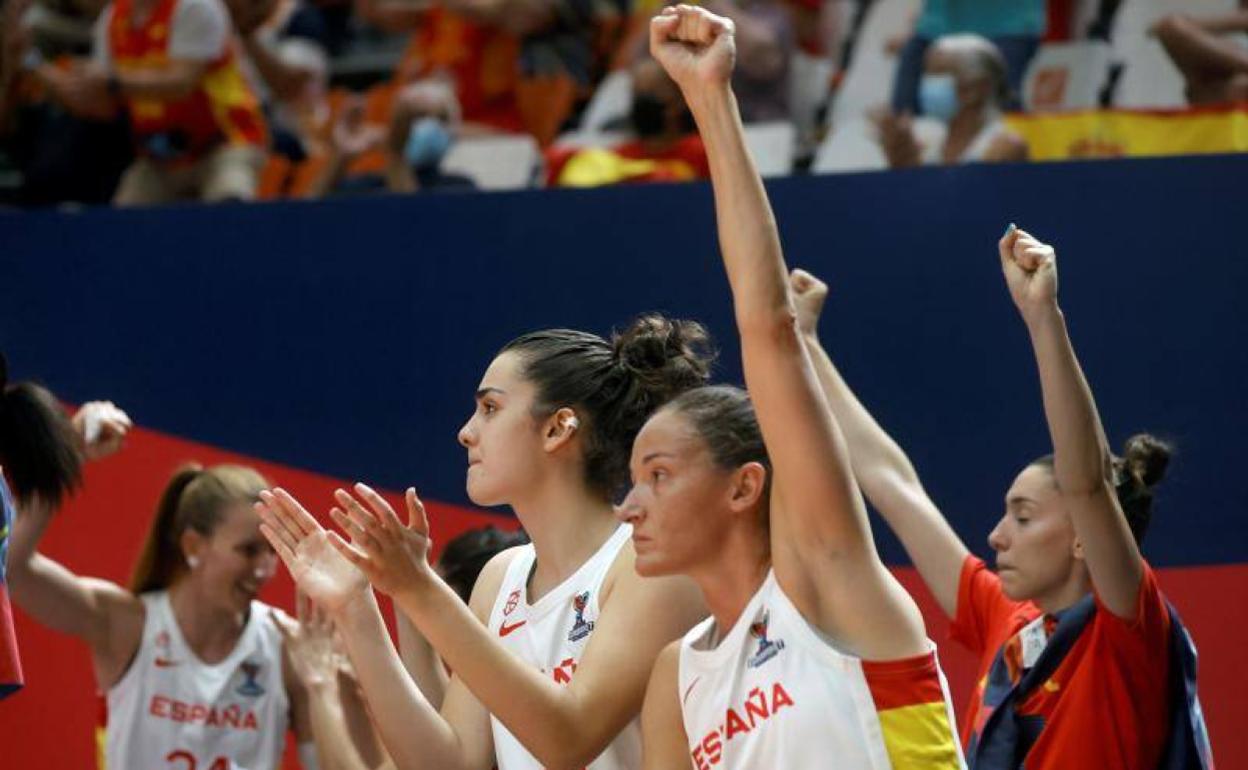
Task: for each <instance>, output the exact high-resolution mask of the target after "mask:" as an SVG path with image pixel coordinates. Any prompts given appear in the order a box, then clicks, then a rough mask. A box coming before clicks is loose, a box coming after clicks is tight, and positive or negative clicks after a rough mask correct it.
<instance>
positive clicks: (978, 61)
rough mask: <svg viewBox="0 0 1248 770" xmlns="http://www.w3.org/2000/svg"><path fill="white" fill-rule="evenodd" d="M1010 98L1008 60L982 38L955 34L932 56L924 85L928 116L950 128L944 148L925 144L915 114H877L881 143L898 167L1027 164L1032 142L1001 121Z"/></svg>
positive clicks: (940, 42) (922, 93)
mask: <svg viewBox="0 0 1248 770" xmlns="http://www.w3.org/2000/svg"><path fill="white" fill-rule="evenodd" d="M1008 100H1009V81H1008V80H1007V75H1006V69H1005V60H1004V58H1003V57H1002V56H1001V53H1000V51H998V50H997V49H996V47H995V46H994V45H993V44H992V43H991V42H989V41H988V40H986V39H984V38H982V37H979V36H978V35H951V36H949V37H944V38H941V39H940V40H937V41H936V44H935V45H933V46H932V47H931V49H929V50H928V52H927V61H926V64H925V65H924V69H923V78H922V81H921V82H920V84H919V103H920V105H921V107H922V113H923V114H924V115H926V116H927V117H929V118H933V119H935V120H939V121H940V122H942V123H944V124H945V127H946V131H945V135H944V139H943V141H942V142H940V143H939V144H937V143H929V144H928V145H926V146H925V145H923V144H922V143H920V141H919V140H918V138H917V137H916V136H915V132H914V125H913V123H912V121H911V118H910V116H909V115H906V114H901V115H898V114H896V113H886V114H883V115H879V116H876V122H877V126H878V128H879V132H880V145H881V146H882V148H883V150H884V154H885V155H886V156H887V158H888V164H889V165H890V166H892V167H893V168H902V167H906V166H917V165H920V164H925V165H931V164H953V163H968V162H974V161H986V162H994V161H1022V160H1026V159H1027V143H1026V142H1025V141H1024V140H1023V138H1022V137H1020V136H1018V135H1017V134H1015V133H1014V132H1012V131H1010V130H1009V129H1008V128H1007V127H1006V125H1005V122H1004V121H1003V120H1002V118H1001V113H1002V110H1004V108H1005V105H1006V104H1007V103H1008Z"/></svg>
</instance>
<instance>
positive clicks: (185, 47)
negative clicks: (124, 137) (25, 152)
mask: <svg viewBox="0 0 1248 770" xmlns="http://www.w3.org/2000/svg"><path fill="white" fill-rule="evenodd" d="M236 43H237V41H236V40H235V38H234V36H233V34H232V32H231V28H230V15H229V12H228V11H227V10H226V7H225V5H224V4H223V3H222V2H221V0H114V2H111V3H109V5H108V6H107V7H105V9H104V11H103V13H102V14H101V16H100V21H99V23H98V24H97V27H96V40H95V45H94V48H93V55H92V59H91V60H90V61H89V62H84V61H76V62H73V63H72V64H71V65H70V66H68V67H60V66H54V65H51V64H43V65H41V66H39V67H38V68H37V73H38V77H39V79H40V81H41V82H42V83H43V85H44V86H45V87H46V88H47V89H48V92H49V93H50V94H51V95H52V96H53V97H54V98H56V99H57V100H58V101H59V102H61V103H62V104H64V105H65V106H66V107H67V108H68V109H69V110H70V111H72V112H74V113H76V114H79V115H85V116H95V117H107V116H110V115H113V114H115V113H116V111H117V109H118V108H119V107H121V106H124V107H125V109H126V113H127V115H128V117H129V123H130V130H131V133H132V136H133V139H134V142H135V149H136V151H137V153H138V159H137V160H136V161H135V162H134V163H133V164H132V165H131V166H130V167H129V168H128V169H127V170H126V173H125V174H124V175H123V177H122V180H121V183H120V185H119V187H118V189H117V193H116V195H115V197H114V200H115V202H116V203H118V204H119V205H141V204H155V203H163V202H168V201H173V200H177V199H199V200H205V201H219V200H229V199H237V200H247V199H251V198H253V197H255V194H256V187H257V182H258V177H259V171H260V167H261V165H262V163H263V160H264V152H263V148H264V146H265V144H266V142H267V129H266V125H265V120H264V117H263V115H262V113H261V110H260V105H259V102H258V100H257V99H256V95H255V93H254V92H253V90H252V88H251V86H250V85H249V84H248V83H247V80H246V78H245V77H244V75H243V74H242V71H241V70H240V67H239V57H238V54H237V51H236Z"/></svg>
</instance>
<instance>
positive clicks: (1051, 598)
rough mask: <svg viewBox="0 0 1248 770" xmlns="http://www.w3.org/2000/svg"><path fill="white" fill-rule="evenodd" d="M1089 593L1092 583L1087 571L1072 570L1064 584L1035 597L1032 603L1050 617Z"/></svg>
mask: <svg viewBox="0 0 1248 770" xmlns="http://www.w3.org/2000/svg"><path fill="white" fill-rule="evenodd" d="M1091 591H1092V581H1091V579H1090V578H1089V577H1088V573H1087V571H1086V570H1073V571H1072V572H1071V575H1070V576H1069V577H1068V578H1067V579H1066V581H1065V582H1063V583H1062V584H1061V585H1059V586H1055V587H1054V588H1053V589H1051V590H1049V591H1045V592H1044V593H1043V594H1042V595H1039V596H1036V597H1035V598H1033V599H1032V601H1033V602H1035V604H1036V606H1037V607H1039V608H1040V609H1042V610H1044V612H1045V613H1046V614H1050V615H1051V614H1053V613H1055V612H1060V611H1061V610H1064V609H1066V608H1067V607H1070V606H1072V605H1073V604H1075V602H1078V601H1079V600H1080V599H1082V598H1083V597H1085V596H1087V595H1088V593H1089V592H1091Z"/></svg>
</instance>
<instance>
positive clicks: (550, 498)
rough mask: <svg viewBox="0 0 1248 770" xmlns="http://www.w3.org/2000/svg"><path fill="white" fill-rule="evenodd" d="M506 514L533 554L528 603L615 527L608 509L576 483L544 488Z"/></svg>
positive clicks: (583, 558) (558, 580)
mask: <svg viewBox="0 0 1248 770" xmlns="http://www.w3.org/2000/svg"><path fill="white" fill-rule="evenodd" d="M512 509H513V510H515V512H516V516H517V517H518V518H519V519H520V523H521V525H523V526H524V530H525V532H527V533H528V535H529V538H530V539H531V540H532V541H533V548H534V550H536V551H537V564H536V566H535V567H534V570H533V577H532V579H531V580H530V581H529V592H530V594H529V601H530V602H532V601H535V600H536V599H538V598H540V596H541V595H542V594H545V593H546V592H547V591H549V590H551V589H552V588H555V587H556V586H558V585H559V584H560V583H562V582H563V581H564V580H566V579H567V578H568V577H570V576H571V575H572V574H573V573H574V572H576V571H577V570H578V569H580V567H581V565H582V564H584V563H585V562H586V561H588V560H589V559H590V557H592V556H593V555H594V554H595V553H596V552H597V551H598V549H599V548H601V547H602V544H603V543H605V542H606V541H607V539H608V538H610V537H611V533H613V532H615V529H616V527H617V526H619V522H618V521H617V520H616V518H615V512H614V511H613V510H612V508H611V504H610V503H608V502H607V501H605V500H603V499H601V497H599V496H598V495H596V494H594V493H593V492H592V491H591V490H589V489H587V488H585V486H584V485H583V484H580V483H552V484H547V485H545V488H544V489H537V490H534V494H532V495H531V496H530V497H528V498H526V499H525V500H524V501H523V502H519V501H518V502H516V503H515V504H513V505H512Z"/></svg>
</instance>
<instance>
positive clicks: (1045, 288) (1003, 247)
mask: <svg viewBox="0 0 1248 770" xmlns="http://www.w3.org/2000/svg"><path fill="white" fill-rule="evenodd" d="M997 249H998V251H999V252H1000V255H1001V270H1002V272H1004V273H1005V282H1006V284H1007V285H1008V286H1009V289H1010V297H1012V298H1013V300H1014V304H1015V305H1017V306H1018V310H1019V312H1020V313H1022V314H1023V320H1025V321H1027V322H1028V323H1030V322H1031V321H1033V320H1035V319H1036V318H1037V317H1038V316H1040V315H1043V314H1044V313H1046V312H1049V311H1052V310H1056V309H1057V254H1056V252H1054V251H1053V247H1052V246H1049V245H1048V244H1045V243H1041V242H1040V240H1039V239H1037V238H1036V237H1035V236H1033V235H1031V234H1030V233H1028V232H1026V231H1024V230H1020V229H1019V228H1018V227H1016V226H1014V225H1012V224H1011V225H1010V226H1009V229H1007V230H1006V231H1005V235H1004V236H1002V238H1001V240H1000V242H999V243H998V244H997Z"/></svg>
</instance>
